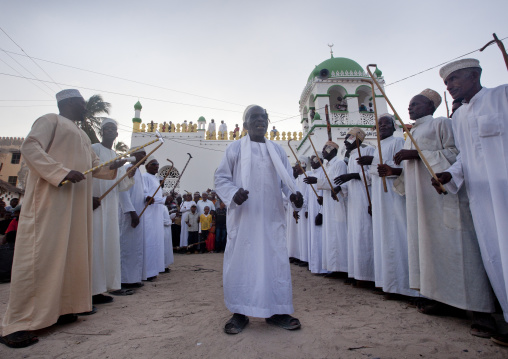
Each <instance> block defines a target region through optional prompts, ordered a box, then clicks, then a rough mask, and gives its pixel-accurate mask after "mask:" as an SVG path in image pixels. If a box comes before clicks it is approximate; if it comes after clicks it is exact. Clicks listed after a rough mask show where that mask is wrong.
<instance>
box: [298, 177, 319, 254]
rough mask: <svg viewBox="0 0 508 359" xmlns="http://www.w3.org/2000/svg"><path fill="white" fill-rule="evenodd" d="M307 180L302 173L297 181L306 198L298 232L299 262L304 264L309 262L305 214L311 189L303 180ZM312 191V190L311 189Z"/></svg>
mask: <svg viewBox="0 0 508 359" xmlns="http://www.w3.org/2000/svg"><path fill="white" fill-rule="evenodd" d="M304 179H305V175H304V174H303V173H302V174H301V175H299V176H298V178H297V181H296V185H297V187H298V190H299V191H300V193H301V194H302V196H303V198H304V205H303V206H302V208H301V209H300V212H299V214H300V218H299V219H298V232H297V235H298V245H299V246H300V250H299V252H300V257H299V258H298V259H299V260H301V261H303V262H308V261H309V233H308V232H309V219H308V218H305V212H307V204H308V199H309V198H308V196H309V193H308V192H307V187H309V185H308V184H306V183H305V182H303V180H304ZM311 191H312V189H311ZM312 195H313V196H314V197H316V195H315V194H314V193H312Z"/></svg>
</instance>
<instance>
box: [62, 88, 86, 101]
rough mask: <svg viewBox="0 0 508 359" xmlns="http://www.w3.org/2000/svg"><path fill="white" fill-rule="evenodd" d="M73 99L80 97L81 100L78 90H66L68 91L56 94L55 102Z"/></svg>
mask: <svg viewBox="0 0 508 359" xmlns="http://www.w3.org/2000/svg"><path fill="white" fill-rule="evenodd" d="M73 97H81V98H83V96H81V94H80V93H79V91H78V90H75V89H68V90H62V91H60V92H59V93H57V94H56V101H57V102H60V101H62V100H65V99H68V98H73Z"/></svg>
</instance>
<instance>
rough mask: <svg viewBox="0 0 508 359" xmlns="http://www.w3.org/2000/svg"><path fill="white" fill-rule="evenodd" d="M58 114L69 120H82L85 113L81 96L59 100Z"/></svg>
mask: <svg viewBox="0 0 508 359" xmlns="http://www.w3.org/2000/svg"><path fill="white" fill-rule="evenodd" d="M58 108H59V109H60V115H62V116H63V117H66V118H68V119H69V120H71V121H74V122H78V121H83V120H84V119H85V115H86V102H85V100H84V99H83V98H82V97H72V98H68V99H65V100H63V101H60V103H59V105H58Z"/></svg>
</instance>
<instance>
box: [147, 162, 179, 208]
mask: <svg viewBox="0 0 508 359" xmlns="http://www.w3.org/2000/svg"><path fill="white" fill-rule="evenodd" d="M166 160H167V161H169V162H171V168H170V169H169V171H168V173H166V175H165V176H164V179H163V180H162V181H161V183H160V184H159V187H157V189H156V190H155V192H154V193H153V196H152V197H150V199H149V200H148V202H147V203H146V205H145V208H143V210H142V211H141V213H140V214H139V216H138V218H141V216H142V215H143V213H145V211H146V209H147V208H148V206H149V205H151V204H152V202H153V198H154V197H155V195H156V194H157V192H159V190H160V189H161V187H162V184H163V183H164V182H165V181H166V178H168V176H169V175H170V174H171V170H172V169H173V167H174V165H173V161H171V160H170V159H166Z"/></svg>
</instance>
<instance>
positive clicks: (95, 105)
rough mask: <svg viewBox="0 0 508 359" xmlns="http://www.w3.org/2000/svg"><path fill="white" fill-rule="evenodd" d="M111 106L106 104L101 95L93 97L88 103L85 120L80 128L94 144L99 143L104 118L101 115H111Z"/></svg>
mask: <svg viewBox="0 0 508 359" xmlns="http://www.w3.org/2000/svg"><path fill="white" fill-rule="evenodd" d="M110 109H111V104H110V103H109V102H105V101H104V100H103V98H102V96H101V95H93V96H92V97H90V98H89V99H88V101H86V115H85V120H84V121H83V122H81V123H80V125H79V126H80V127H81V129H82V130H83V131H85V133H86V134H87V135H88V137H89V138H90V141H92V143H98V142H100V140H99V132H100V129H101V122H102V119H103V118H104V117H101V116H100V115H102V114H106V115H109V111H110Z"/></svg>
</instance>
